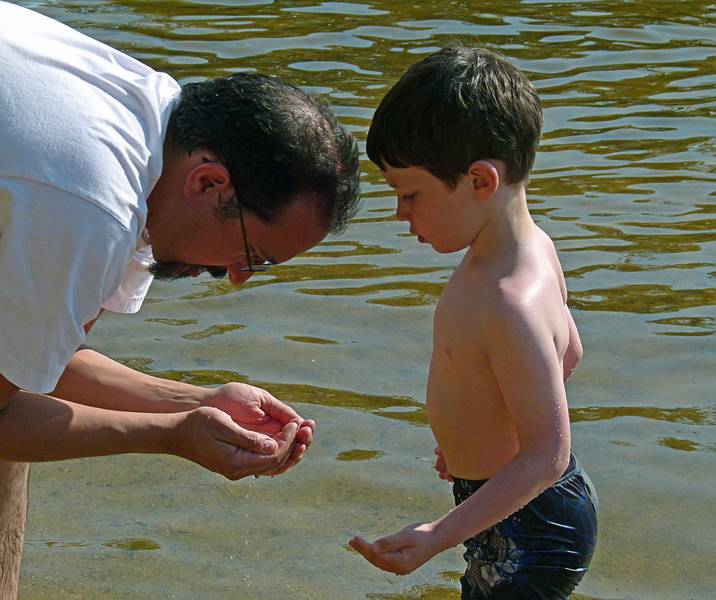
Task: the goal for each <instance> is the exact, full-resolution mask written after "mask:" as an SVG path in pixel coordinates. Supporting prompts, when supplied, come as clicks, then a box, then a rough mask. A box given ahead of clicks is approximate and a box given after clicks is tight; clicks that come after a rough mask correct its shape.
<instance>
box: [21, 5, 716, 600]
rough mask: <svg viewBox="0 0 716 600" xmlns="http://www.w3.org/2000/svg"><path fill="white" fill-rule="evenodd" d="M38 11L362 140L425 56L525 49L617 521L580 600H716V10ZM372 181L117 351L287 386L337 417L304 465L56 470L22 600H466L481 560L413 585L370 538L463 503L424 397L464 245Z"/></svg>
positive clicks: (198, 287)
mask: <svg viewBox="0 0 716 600" xmlns="http://www.w3.org/2000/svg"><path fill="white" fill-rule="evenodd" d="M19 3H20V4H24V5H26V6H30V7H33V8H36V9H38V10H41V11H42V12H45V13H46V14H49V15H51V16H53V17H56V18H58V19H60V20H62V21H64V22H66V23H68V24H70V25H72V26H74V27H78V28H80V29H81V30H83V31H85V32H86V33H87V34H89V35H91V36H94V37H97V38H99V39H101V40H103V41H106V42H108V43H110V44H112V45H114V46H116V47H119V48H120V49H122V50H124V51H126V52H128V53H130V54H132V55H133V56H135V57H137V58H139V59H141V60H143V61H145V62H148V63H149V64H150V65H152V66H153V67H155V68H157V69H162V70H166V71H168V72H170V73H171V74H173V75H174V76H175V77H177V78H178V79H179V80H181V81H190V80H196V79H199V78H203V77H205V76H215V75H219V74H222V73H227V72H234V71H243V70H257V71H261V72H267V73H272V74H275V75H278V76H281V77H283V78H286V79H288V80H289V81H291V82H293V83H296V84H298V85H301V86H304V87H306V88H308V89H310V90H312V91H315V92H317V93H320V94H323V95H325V96H326V97H327V98H328V99H329V100H330V101H331V102H332V103H334V104H335V105H336V107H337V109H336V110H337V112H338V114H339V115H340V117H341V119H342V120H343V121H344V122H345V123H347V124H349V125H350V127H351V128H352V130H353V131H354V132H355V134H356V136H357V137H358V138H359V140H361V143H362V142H363V140H364V139H365V133H366V131H367V128H368V125H369V120H370V117H371V114H372V111H373V109H374V107H375V106H376V105H377V103H378V101H379V99H380V97H381V96H382V95H383V94H384V93H385V91H386V90H387V88H388V87H389V86H390V85H391V84H392V83H393V82H394V81H395V80H396V78H397V77H398V76H399V75H400V74H401V73H402V72H403V71H404V69H405V68H406V67H407V66H408V65H409V64H410V63H412V62H414V61H416V60H418V59H419V57H420V55H422V54H423V53H425V52H429V51H431V50H433V49H435V48H437V47H439V46H440V45H441V44H443V43H444V42H445V41H446V40H448V39H450V38H452V37H456V36H459V37H460V38H461V39H463V40H466V41H468V42H470V43H475V44H480V45H484V46H487V47H490V48H495V49H498V50H500V51H502V52H503V53H505V54H506V55H508V56H509V57H511V58H512V59H513V60H514V61H515V62H516V63H517V64H518V65H519V66H520V67H521V68H523V69H524V70H525V71H526V72H527V74H528V75H529V76H530V77H531V79H532V80H533V81H534V83H535V84H536V86H537V88H538V90H539V92H540V94H541V96H542V99H543V103H544V106H545V134H544V141H543V143H542V145H541V152H540V154H539V156H538V159H537V163H536V166H535V170H534V173H533V176H532V180H531V185H530V189H529V196H530V206H531V210H532V212H533V214H534V217H535V220H536V221H537V222H538V223H539V225H540V226H541V227H542V228H543V229H545V230H546V231H547V232H548V233H549V234H550V235H551V236H552V237H553V239H554V240H555V242H556V244H557V247H558V249H559V251H560V257H561V260H562V264H563V267H564V270H565V272H566V276H567V282H568V286H569V289H570V293H571V306H572V308H573V314H574V315H575V318H576V320H577V323H578V325H579V328H580V331H581V334H582V339H583V342H584V345H585V358H584V360H583V362H582V365H581V366H580V368H579V369H578V370H577V372H576V374H575V375H574V377H573V380H572V381H571V382H570V385H569V389H568V393H569V397H570V405H571V414H572V421H573V440H574V447H575V450H576V452H577V453H578V455H579V456H580V459H581V461H582V463H583V464H584V465H585V466H586V468H587V470H588V472H589V473H590V475H591V476H592V479H593V480H594V482H595V484H596V486H597V488H598V491H599V495H600V502H601V521H600V541H599V547H598V550H597V554H596V556H595V559H594V561H593V563H592V569H591V571H590V572H589V574H588V575H587V577H586V578H585V579H584V581H583V583H582V585H581V586H580V588H579V590H578V591H579V594H580V596H579V598H580V599H581V600H589V599H592V600H595V599H598V600H617V599H619V600H626V599H644V598H649V599H652V600H661V599H663V600H667V599H668V600H673V599H674V598H680V599H687V598H691V599H704V600H705V599H711V598H713V597H714V590H716V571H714V568H713V566H714V564H715V562H716V546H714V539H716V525H715V524H714V523H715V520H714V507H715V506H716V491H714V486H713V483H712V481H711V474H712V473H714V472H716V397H715V395H714V391H713V383H712V382H713V369H714V355H715V353H714V351H715V350H716V336H715V335H714V331H715V330H716V309H714V305H715V304H716V292H715V291H714V278H715V277H716V266H715V265H716V251H715V249H716V243H715V241H716V226H715V218H716V217H715V216H714V215H715V213H716V202H715V201H714V200H715V198H716V171H715V169H714V166H713V165H714V149H715V146H716V144H715V143H714V132H716V116H715V114H714V109H715V106H716V92H715V91H714V90H715V89H716V76H715V75H714V67H716V59H715V57H716V43H715V42H714V39H716V35H714V25H715V24H716V5H715V4H714V3H713V2H706V1H684V0H681V1H679V2H673V1H671V2H665V1H661V0H649V1H646V2H633V1H617V0H609V1H592V2H584V1H583V2H569V1H556V0H555V1H552V2H541V1H532V0H525V1H523V2H518V1H515V0H502V1H500V2H496V1H486V2H480V3H476V2H456V1H455V2H449V1H442V2H438V1H432V2H431V1H425V2H419V3H418V2H414V3H407V2H399V1H395V0H393V1H387V0H385V1H381V0H376V1H374V2H371V3H370V4H361V3H348V2H320V3H319V2H307V1H296V2H271V1H270V0H265V1H250V0H249V1H239V0H233V1H232V0H218V1H217V0H211V1H209V0H193V1H188V0H187V1H164V0H125V1H101V0H78V1H74V2H69V1H67V2H65V1H52V2H51V1H49V0H36V1H23V2H19ZM361 147H362V146H361ZM364 170H365V172H364V174H363V191H364V195H365V202H364V205H363V208H362V210H361V212H360V214H359V215H358V217H357V218H356V219H355V221H354V223H353V224H352V226H351V227H350V229H349V230H348V231H347V232H346V233H345V234H343V235H342V236H340V237H332V238H330V239H329V240H327V241H326V242H325V243H324V244H322V245H321V246H319V247H318V248H316V249H314V250H313V251H311V252H309V253H307V254H306V255H304V256H302V257H299V258H297V259H295V260H293V261H291V262H290V263H289V264H287V265H284V266H278V267H276V268H273V269H272V270H271V272H270V274H267V275H259V276H255V277H254V278H253V279H252V280H251V282H250V284H248V285H246V286H244V287H243V288H240V289H234V288H232V287H230V286H228V285H227V284H225V283H223V282H214V281H210V280H208V279H199V280H193V281H185V282H179V283H174V284H167V283H157V284H155V285H154V286H153V288H152V290H151V292H150V300H149V301H148V302H147V303H146V305H145V306H144V308H143V309H142V311H141V312H140V313H139V315H136V316H134V317H119V316H112V315H107V316H106V317H103V318H102V320H101V321H100V322H99V324H98V325H97V326H96V327H95V329H94V331H93V334H92V337H91V340H90V342H91V343H92V344H93V345H95V346H96V347H97V348H99V349H101V350H102V351H104V352H106V353H108V354H109V355H111V356H113V357H115V358H117V359H120V360H122V361H125V362H127V363H129V364H132V365H134V366H136V367H138V368H141V369H144V370H146V371H148V372H152V373H161V374H163V375H165V376H168V377H172V378H179V379H182V380H186V381H192V382H196V383H200V384H206V385H213V384H219V383H222V382H225V381H230V380H238V381H249V382H251V383H254V384H257V385H262V386H265V387H266V388H268V389H269V390H271V391H272V392H273V393H275V394H276V395H277V396H279V397H280V398H282V399H284V400H286V401H289V402H291V403H292V404H294V405H295V406H296V407H297V408H298V409H299V411H300V412H301V413H302V414H304V415H305V416H307V417H312V418H315V419H316V420H317V421H318V423H319V433H318V437H317V440H316V442H315V445H314V447H313V448H312V450H311V454H310V455H309V456H308V457H307V458H306V460H305V461H304V462H303V463H302V464H301V466H300V468H297V469H296V470H294V471H292V472H290V473H288V474H286V475H284V476H282V477H281V478H277V479H274V480H269V479H265V478H262V479H259V480H250V481H249V480H244V481H240V482H236V483H232V482H228V481H225V480H223V479H221V478H220V477H219V476H215V475H213V474H211V473H208V472H205V471H203V470H201V469H199V468H197V467H195V466H194V465H193V464H190V463H188V462H185V461H181V460H179V459H175V458H172V457H161V456H120V457H111V458H103V459H94V460H82V461H73V462H63V463H56V464H44V465H36V466H35V467H34V468H33V476H32V486H31V505H30V521H29V527H28V532H27V543H26V552H25V556H24V563H23V580H22V588H21V593H22V596H21V597H22V598H24V599H27V600H30V599H40V598H48V599H53V600H55V599H60V600H61V599H73V598H92V599H115V598H181V599H184V598H187V599H189V598H212V599H213V598H217V599H219V598H227V599H228V598H241V599H244V598H247V599H251V598H257V599H258V598H261V599H266V598H270V599H273V598H285V597H291V598H299V599H349V598H356V599H364V598H365V599H383V600H388V599H390V600H398V599H408V598H416V599H417V598H420V599H422V600H438V599H448V598H449V599H455V598H458V597H459V594H458V592H457V591H456V590H457V589H458V582H457V580H458V577H459V574H460V572H461V570H462V568H463V566H462V559H461V557H460V552H459V550H457V549H455V550H454V551H450V552H446V553H444V554H442V555H440V556H439V557H438V558H436V559H435V560H433V561H431V562H430V563H429V564H427V565H425V566H424V567H423V568H421V569H420V570H418V571H417V572H416V573H414V574H412V575H410V576H407V577H404V578H399V577H396V576H392V575H388V574H384V573H381V572H379V571H377V570H375V569H373V568H372V567H370V565H368V564H367V563H365V562H363V561H362V559H359V557H358V556H357V555H356V554H354V553H353V552H351V551H350V550H348V549H347V548H346V545H345V544H346V542H347V540H348V539H349V538H350V537H351V536H352V535H354V534H356V533H361V534H364V535H366V536H368V537H373V536H379V535H383V534H386V533H392V532H394V531H396V530H397V529H399V528H401V527H402V526H404V525H406V524H408V523H412V522H417V521H421V520H427V519H432V518H435V517H436V516H437V515H439V514H440V513H441V512H444V511H446V510H447V509H448V508H449V507H450V504H451V494H450V490H449V488H448V487H447V485H446V484H444V483H442V482H440V481H439V480H438V479H437V477H436V476H435V475H434V472H433V470H432V450H433V440H432V438H431V434H430V431H429V429H428V428H427V427H426V426H425V425H426V421H425V413H424V410H423V400H424V387H425V377H426V370H427V363H428V358H429V350H430V327H431V316H432V311H433V308H434V305H435V302H436V300H437V297H438V295H439V294H440V291H441V289H442V287H443V286H444V285H445V283H446V280H447V279H448V278H449V276H450V274H451V272H452V270H453V268H454V267H455V265H456V264H457V262H458V261H459V259H460V256H459V255H449V256H444V255H443V256H441V255H437V254H434V253H432V252H431V250H429V249H428V248H426V247H424V246H420V245H418V244H417V243H415V240H414V239H412V238H411V237H410V236H408V235H407V233H406V227H405V224H402V223H398V222H397V221H395V220H394V218H393V210H394V200H393V198H392V197H391V195H390V190H389V189H388V188H387V187H386V186H385V185H384V184H383V183H382V181H381V179H380V177H379V174H378V172H377V171H376V169H375V168H374V167H372V165H370V164H369V163H368V162H367V161H365V162H364ZM575 598H576V596H575Z"/></svg>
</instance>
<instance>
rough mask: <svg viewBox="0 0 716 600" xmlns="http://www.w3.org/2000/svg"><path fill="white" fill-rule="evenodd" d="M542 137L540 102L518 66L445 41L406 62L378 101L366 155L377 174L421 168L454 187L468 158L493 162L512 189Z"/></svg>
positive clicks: (525, 174)
mask: <svg viewBox="0 0 716 600" xmlns="http://www.w3.org/2000/svg"><path fill="white" fill-rule="evenodd" d="M541 132H542V107H541V104H540V101H539V97H538V96H537V92H536V91H535V89H534V88H533V87H532V84H531V83H530V82H529V80H528V79H527V77H526V76H525V75H524V74H523V73H522V72H521V71H520V70H519V69H517V67H515V66H513V65H512V64H510V63H509V62H508V61H507V60H506V59H504V58H503V57H501V56H499V55H498V54H495V53H494V52H490V51H489V50H485V49H482V48H470V47H466V46H463V45H460V44H451V45H449V46H447V47H446V48H443V49H442V50H440V51H439V52H436V53H434V54H431V55H430V56H428V57H426V58H424V59H423V60H422V61H420V62H418V63H416V64H414V65H412V66H411V67H410V68H409V69H408V70H407V71H406V72H405V74H404V75H403V76H402V77H401V78H400V81H398V83H396V84H395V86H394V87H393V88H392V89H391V90H390V91H389V92H388V94H387V95H386V96H385V97H384V98H383V100H382V101H381V103H380V105H379V106H378V109H377V110H376V111H375V115H374V117H373V122H372V124H371V126H370V130H369V131H368V143H367V152H368V157H369V158H370V160H371V161H373V162H374V163H375V164H376V165H378V167H380V168H381V169H384V168H385V165H390V166H392V167H409V166H413V167H422V168H424V169H426V170H427V171H429V172H430V173H432V174H433V175H434V176H435V177H437V178H439V179H441V180H443V181H444V182H445V183H447V184H448V185H449V186H450V187H452V188H454V187H455V186H456V185H457V183H458V181H459V179H460V177H461V176H462V175H464V174H465V173H467V170H468V168H469V166H470V164H471V163H473V162H474V161H476V160H484V159H499V160H502V161H504V162H505V163H506V165H507V183H509V184H513V183H518V182H521V181H525V180H527V178H528V175H529V172H530V169H531V168H532V164H533V163H534V158H535V154H536V152H537V146H538V145H539V140H540V135H541Z"/></svg>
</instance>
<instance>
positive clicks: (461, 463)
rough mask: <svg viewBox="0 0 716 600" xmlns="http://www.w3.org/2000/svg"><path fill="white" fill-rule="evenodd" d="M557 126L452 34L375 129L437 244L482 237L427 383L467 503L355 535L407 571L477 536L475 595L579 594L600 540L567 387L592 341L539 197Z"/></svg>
mask: <svg viewBox="0 0 716 600" xmlns="http://www.w3.org/2000/svg"><path fill="white" fill-rule="evenodd" d="M541 129H542V110H541V106H540V102H539V98H538V96H537V93H536V92H535V90H534V88H533V87H532V85H531V84H530V83H529V81H528V80H527V78H526V77H525V76H524V75H523V74H522V73H521V72H520V71H519V70H518V69H517V68H515V67H514V66H512V65H511V64H510V63H508V62H507V61H506V60H504V59H503V58H502V57H500V56H498V55H496V54H493V53H492V52H489V51H486V50H482V49H474V48H466V47H462V46H459V45H452V46H450V47H447V48H444V49H443V50H441V51H439V52H437V53H435V54H433V55H430V56H428V57H427V58H425V59H424V60H422V61H421V62H419V63H417V64H415V65H413V66H412V67H410V68H409V69H408V71H407V72H406V73H405V75H403V77H402V78H401V79H400V81H399V82H398V83H397V84H396V85H395V87H393V89H392V90H391V91H390V92H389V93H388V95H387V96H386V97H385V98H384V99H383V101H382V102H381V104H380V106H379V107H378V110H377V111H376V113H375V116H374V119H373V123H372V125H371V128H370V131H369V133H368V145H367V151H368V156H369V158H370V159H371V160H372V161H373V162H374V163H375V164H377V165H378V166H379V167H380V169H381V170H382V171H383V174H384V176H385V180H386V181H387V182H388V184H390V186H391V187H392V188H394V189H395V192H396V195H397V199H398V207H397V212H396V215H397V218H398V219H399V220H404V221H407V222H408V223H409V224H410V231H411V233H413V234H415V235H416V236H417V237H418V241H420V242H421V243H428V244H430V245H431V246H432V247H433V248H434V249H435V250H436V251H437V252H441V253H447V252H456V251H458V250H462V249H464V248H467V252H466V254H465V256H464V258H463V259H462V261H461V263H460V265H459V266H458V268H457V269H456V271H455V273H454V274H453V276H452V278H451V280H450V283H449V284H448V285H447V287H446V288H445V291H444V293H443V294H442V297H441V298H440V301H439V303H438V306H437V309H436V312H435V320H434V341H433V354H432V360H431V364H430V374H429V377H428V384H427V411H428V418H429V420H430V425H431V427H432V430H433V433H434V434H435V437H436V439H437V442H438V448H437V449H436V454H437V461H436V464H435V468H436V469H437V470H438V471H439V473H440V476H441V478H443V479H448V480H450V481H452V482H453V494H454V496H455V502H456V505H457V507H456V508H455V509H453V510H452V511H451V512H450V513H448V514H447V515H445V516H443V517H441V518H439V519H437V520H435V521H433V522H430V523H424V524H418V525H412V526H410V527H407V528H405V529H403V530H402V531H401V532H399V533H397V534H395V535H392V536H388V537H385V538H382V539H379V540H377V541H376V542H374V543H372V544H369V543H368V542H366V541H365V540H364V539H362V538H359V537H356V538H354V539H352V540H351V542H350V544H351V546H352V547H353V548H355V549H356V550H358V551H359V552H360V553H361V554H362V555H363V556H364V557H365V558H366V559H368V560H369V561H370V562H371V563H373V564H374V565H375V566H377V567H379V568H381V569H383V570H385V571H390V572H393V573H397V574H401V575H402V574H407V573H410V572H411V571H413V570H414V569H416V568H417V567H419V566H420V565H422V564H423V563H425V562H426V561H428V560H429V559H430V558H432V557H433V556H435V555H436V554H438V553H439V552H442V551H443V550H446V549H447V548H451V547H453V546H456V545H458V544H460V543H464V544H465V546H466V548H467V551H466V552H465V554H464V557H465V560H466V561H467V570H466V572H465V575H464V576H463V577H462V578H461V584H462V598H463V599H471V600H472V599H478V598H480V599H482V598H489V599H509V600H531V599H549V600H552V599H563V598H568V597H569V594H570V592H571V591H572V590H573V589H574V588H575V587H576V585H577V583H578V582H579V580H580V579H581V578H582V576H583V575H584V573H585V572H586V570H587V566H588V564H589V561H590V559H591V557H592V554H593V552H594V547H595V545H596V534H597V521H596V513H597V507H596V503H597V500H596V494H595V492H594V489H593V487H592V484H591V482H590V481H589V479H588V477H587V476H586V475H585V474H584V473H583V471H582V470H581V469H580V468H579V466H578V465H577V464H576V463H575V459H574V456H573V455H571V452H570V431H569V413H568V408H567V397H566V395H565V389H564V381H565V380H566V378H567V377H568V376H569V375H570V373H571V372H572V370H573V369H574V367H575V366H576V364H577V362H578V361H579V359H580V358H581V354H582V348H581V343H580V340H579V335H578V333H577V329H576V326H575V324H574V320H573V319H572V316H571V314H570V312H569V309H568V308H567V304H566V300H567V291H566V287H565V282H564V277H563V275H562V270H561V267H560V264H559V260H558V258H557V253H556V251H555V248H554V246H553V244H552V241H551V240H550V239H549V237H547V235H546V234H545V233H543V232H542V231H541V230H540V229H539V228H538V227H537V226H536V225H535V224H534V222H533V221H532V218H531V217H530V214H529V211H528V209H527V201H526V192H525V186H526V183H527V178H528V175H529V171H530V169H531V167H532V164H533V162H534V156H535V152H536V150H537V145H538V143H539V139H540V134H541Z"/></svg>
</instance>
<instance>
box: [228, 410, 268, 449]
mask: <svg viewBox="0 0 716 600" xmlns="http://www.w3.org/2000/svg"><path fill="white" fill-rule="evenodd" d="M222 414H223V413H222ZM217 422H218V424H219V431H218V436H217V438H218V439H220V440H221V441H222V442H226V443H228V444H231V445H232V446H236V447H237V448H241V449H243V450H248V451H249V452H255V453H257V454H273V453H274V452H276V450H277V449H278V444H277V443H276V441H274V440H273V439H272V438H270V437H268V436H266V435H263V434H260V433H257V432H255V431H251V430H249V429H244V428H243V427H241V426H239V425H237V424H236V423H234V422H233V421H232V420H231V418H229V417H228V415H227V418H226V419H223V418H221V419H220V420H219V419H217Z"/></svg>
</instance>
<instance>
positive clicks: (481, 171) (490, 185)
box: [467, 160, 500, 202]
mask: <svg viewBox="0 0 716 600" xmlns="http://www.w3.org/2000/svg"><path fill="white" fill-rule="evenodd" d="M467 177H468V178H469V181H470V188H471V189H472V193H473V195H474V196H475V199H476V200H479V201H481V202H486V201H488V200H489V199H490V198H492V196H493V195H494V194H495V192H496V191H497V188H498V187H499V185H500V171H499V169H498V168H497V165H496V164H495V163H494V162H493V161H490V160H476V161H475V162H474V163H472V164H471V165H470V168H469V169H468V172H467Z"/></svg>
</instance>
